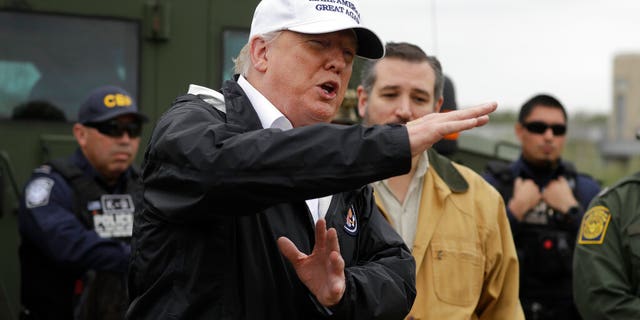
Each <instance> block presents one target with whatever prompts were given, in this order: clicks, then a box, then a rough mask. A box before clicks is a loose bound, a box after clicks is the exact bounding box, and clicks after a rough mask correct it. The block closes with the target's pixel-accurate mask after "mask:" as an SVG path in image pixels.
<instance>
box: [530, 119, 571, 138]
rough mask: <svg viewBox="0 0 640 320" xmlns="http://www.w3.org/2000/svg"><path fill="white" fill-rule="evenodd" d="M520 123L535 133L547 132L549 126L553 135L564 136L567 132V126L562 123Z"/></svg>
mask: <svg viewBox="0 0 640 320" xmlns="http://www.w3.org/2000/svg"><path fill="white" fill-rule="evenodd" d="M522 125H523V126H524V127H525V128H527V131H529V132H531V133H537V134H543V133H545V132H547V129H549V128H551V132H553V135H554V136H564V134H565V133H566V132H567V126H566V125H564V124H546V123H544V122H542V121H531V122H527V123H524V124H522Z"/></svg>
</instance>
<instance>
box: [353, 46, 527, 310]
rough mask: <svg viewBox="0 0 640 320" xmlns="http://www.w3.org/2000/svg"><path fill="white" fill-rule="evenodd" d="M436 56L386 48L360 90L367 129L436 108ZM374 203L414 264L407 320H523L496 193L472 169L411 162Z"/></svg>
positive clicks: (431, 160)
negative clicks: (412, 294) (413, 291)
mask: <svg viewBox="0 0 640 320" xmlns="http://www.w3.org/2000/svg"><path fill="white" fill-rule="evenodd" d="M443 84H444V76H443V73H442V68H441V66H440V63H439V62H438V60H437V59H436V58H435V57H430V56H428V55H426V54H425V53H424V52H423V51H422V50H421V49H420V48H418V47H417V46H415V45H412V44H408V43H388V44H387V45H386V55H385V57H384V58H383V59H380V60H377V61H369V62H368V64H366V65H365V67H364V68H363V74H362V84H361V85H360V86H359V87H358V112H359V114H360V116H362V117H363V118H364V122H365V124H369V125H374V124H386V123H406V122H409V121H411V120H414V119H417V118H419V117H421V116H423V115H425V114H428V113H432V112H438V110H439V109H440V107H441V106H442V102H443V98H442V90H443ZM373 187H374V190H375V196H376V202H377V203H378V206H379V207H380V208H381V209H382V211H383V213H384V214H385V216H386V218H387V220H389V221H390V223H391V224H392V225H393V226H394V228H395V229H396V230H397V231H398V233H399V234H400V235H401V236H402V237H403V239H404V241H405V242H406V243H407V245H408V247H409V248H410V249H411V250H412V254H413V256H414V258H415V260H416V273H417V274H416V289H417V296H416V300H415V302H414V305H413V308H412V309H411V312H410V314H409V316H408V318H410V319H524V315H523V313H522V308H521V306H520V302H519V300H518V277H519V275H518V260H517V256H516V251H515V247H514V244H513V240H512V236H511V230H510V227H509V221H508V220H507V215H506V212H505V207H504V202H503V200H502V197H501V196H500V194H499V193H498V192H497V191H496V190H495V189H494V188H492V187H491V186H490V185H489V184H488V183H486V182H485V181H484V179H482V177H480V176H479V175H478V174H476V173H475V172H473V171H472V170H471V169H469V168H467V167H464V166H461V165H459V164H456V163H453V162H451V161H450V160H449V159H447V158H445V157H443V156H441V155H439V154H438V153H437V152H436V151H434V150H432V149H429V150H428V151H426V152H424V153H423V154H420V155H418V156H414V157H413V160H412V166H411V171H410V172H409V173H408V174H405V175H402V176H396V177H393V178H389V179H387V180H383V181H378V182H375V183H374V184H373Z"/></svg>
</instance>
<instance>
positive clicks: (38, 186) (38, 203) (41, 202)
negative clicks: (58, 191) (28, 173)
mask: <svg viewBox="0 0 640 320" xmlns="http://www.w3.org/2000/svg"><path fill="white" fill-rule="evenodd" d="M54 183H55V182H54V181H53V180H52V179H50V178H46V177H41V178H37V179H34V180H33V181H31V182H30V183H29V185H28V186H27V189H26V190H25V194H26V196H25V205H26V207H27V208H29V209H31V208H37V207H42V206H45V205H47V204H49V197H50V196H51V188H53V184H54Z"/></svg>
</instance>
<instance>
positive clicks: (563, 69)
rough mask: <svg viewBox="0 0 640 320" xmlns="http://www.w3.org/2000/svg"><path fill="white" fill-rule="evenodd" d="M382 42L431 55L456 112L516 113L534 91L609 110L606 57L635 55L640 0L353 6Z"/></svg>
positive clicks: (582, 108)
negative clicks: (448, 81)
mask: <svg viewBox="0 0 640 320" xmlns="http://www.w3.org/2000/svg"><path fill="white" fill-rule="evenodd" d="M360 6H361V7H362V10H361V14H362V15H363V18H364V23H365V24H366V25H368V26H369V27H371V28H372V29H373V30H374V31H375V32H376V33H377V34H378V35H379V36H380V37H381V38H382V39H383V41H407V42H412V43H415V44H417V45H419V46H420V47H421V48H422V49H424V50H425V51H427V53H429V54H435V55H436V56H438V58H439V59H440V61H441V62H442V64H443V67H444V70H445V73H446V74H447V75H449V76H450V77H451V78H452V79H453V81H454V84H455V87H456V95H457V100H458V104H459V105H460V106H462V107H464V106H470V105H474V104H477V103H480V102H484V101H497V102H498V104H499V108H504V109H507V108H508V109H513V110H517V109H518V108H519V107H520V105H521V104H522V103H523V102H524V101H526V100H527V99H528V98H530V97H531V96H533V95H534V94H535V93H539V92H546V93H551V94H553V95H555V96H556V97H557V98H558V99H560V101H562V102H563V104H564V105H565V107H567V109H568V110H569V112H571V113H575V112H588V113H607V112H609V111H610V110H611V107H610V105H611V83H612V71H611V70H612V66H613V58H614V56H615V54H617V53H630V52H636V53H640V0H393V1H391V0H384V1H383V0H361V1H360Z"/></svg>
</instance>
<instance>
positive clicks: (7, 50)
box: [0, 11, 140, 122]
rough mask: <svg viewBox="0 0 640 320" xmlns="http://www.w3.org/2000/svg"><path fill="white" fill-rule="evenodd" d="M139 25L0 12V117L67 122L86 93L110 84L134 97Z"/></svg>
mask: <svg viewBox="0 0 640 320" xmlns="http://www.w3.org/2000/svg"><path fill="white" fill-rule="evenodd" d="M139 29H140V28H139V23H138V22H137V21H133V20H123V19H112V18H105V17H85V16H75V15H63V14H49V13H33V12H20V11H0V43H2V49H1V50H0V119H34V118H36V119H40V120H60V121H68V122H73V121H75V120H76V118H77V110H78V108H79V107H80V104H81V103H82V101H83V100H84V99H85V98H86V95H87V94H88V93H89V92H90V91H91V90H92V89H94V88H96V87H98V86H102V85H107V84H112V85H117V86H120V87H123V88H125V89H126V90H127V91H129V92H130V93H131V94H132V95H133V96H134V97H138V81H139V76H138V72H139V50H140V48H139V47H140V40H139V39H140V31H139Z"/></svg>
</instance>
